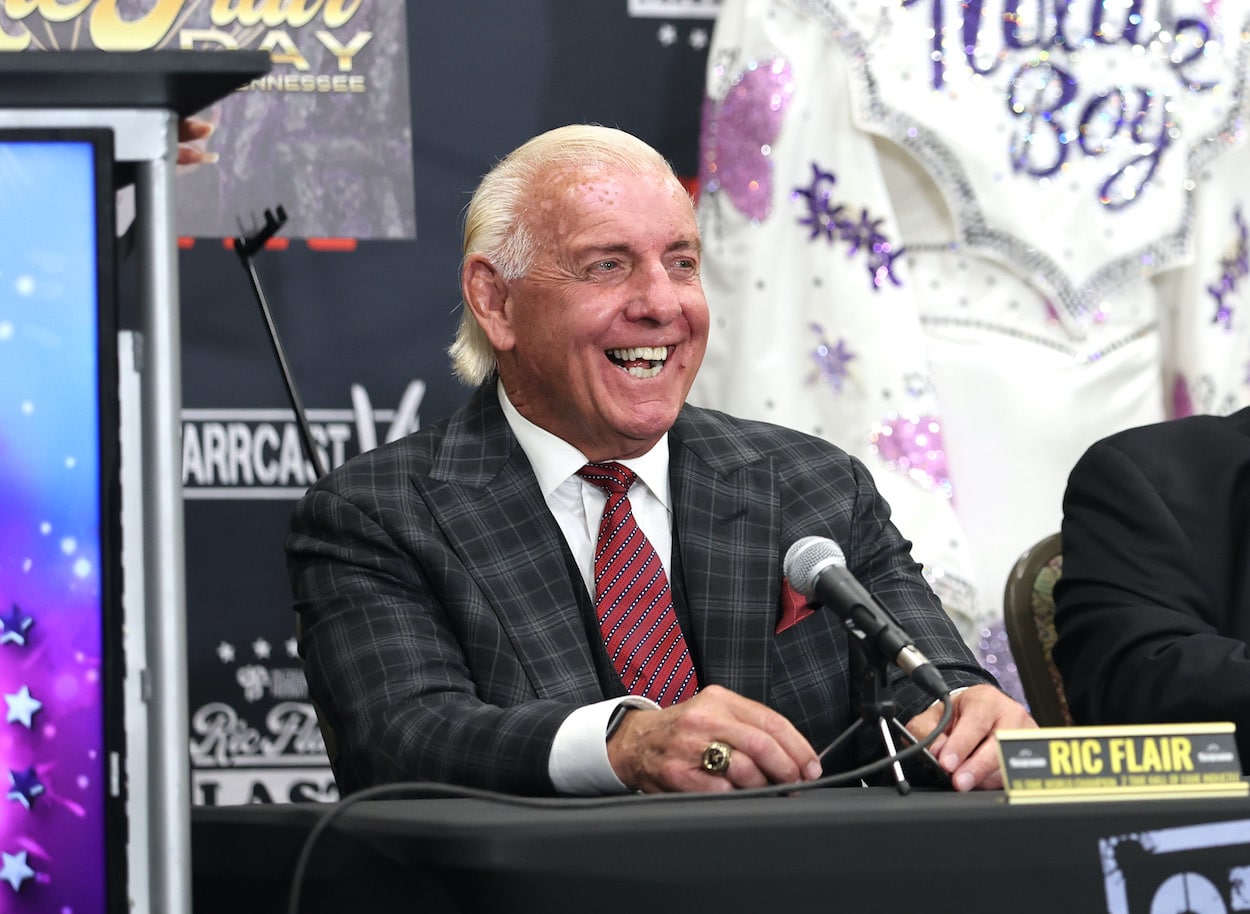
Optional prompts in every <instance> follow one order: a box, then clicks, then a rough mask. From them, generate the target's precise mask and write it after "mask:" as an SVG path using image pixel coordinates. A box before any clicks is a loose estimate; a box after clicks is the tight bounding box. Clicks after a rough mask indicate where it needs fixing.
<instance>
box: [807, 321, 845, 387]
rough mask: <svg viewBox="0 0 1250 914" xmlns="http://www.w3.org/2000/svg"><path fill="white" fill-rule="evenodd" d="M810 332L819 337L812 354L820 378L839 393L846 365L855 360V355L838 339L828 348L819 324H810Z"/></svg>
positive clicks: (842, 340) (843, 341) (843, 340)
mask: <svg viewBox="0 0 1250 914" xmlns="http://www.w3.org/2000/svg"><path fill="white" fill-rule="evenodd" d="M812 330H813V331H815V333H816V335H817V336H819V337H820V342H819V343H818V344H817V346H816V349H815V350H814V351H813V352H812V358H813V359H815V360H816V367H817V369H818V370H819V372H820V376H821V377H822V378H823V379H824V380H825V383H827V384H828V385H829V386H830V387H832V388H833V389H834V390H836V391H838V392H839V393H841V391H842V382H843V381H845V380H846V377H847V374H848V373H849V372H848V371H847V367H846V366H847V363H848V362H850V361H851V359H853V358H855V354H854V353H853V352H850V351H849V350H848V349H847V348H846V340H845V339H839V340H838V342H837V344H836V345H834V346H830V345H829V342H828V340H826V339H825V331H824V329H823V328H822V327H821V326H820V325H819V324H812Z"/></svg>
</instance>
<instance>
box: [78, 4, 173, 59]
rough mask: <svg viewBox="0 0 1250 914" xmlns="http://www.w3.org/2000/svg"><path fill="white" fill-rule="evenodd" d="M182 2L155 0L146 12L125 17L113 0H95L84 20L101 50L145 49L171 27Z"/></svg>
mask: <svg viewBox="0 0 1250 914" xmlns="http://www.w3.org/2000/svg"><path fill="white" fill-rule="evenodd" d="M182 4H183V0H157V3H156V4H155V5H153V7H152V9H150V10H149V11H148V12H147V14H146V15H143V16H140V17H139V18H138V19H131V20H127V19H123V18H122V17H121V14H120V13H119V12H118V11H117V0H96V5H95V8H94V9H92V10H91V17H90V21H89V23H88V32H89V33H90V35H91V42H92V44H94V45H95V46H96V47H97V48H99V49H100V50H102V51H146V50H148V49H149V48H153V47H156V45H157V44H159V43H160V41H161V39H162V38H164V37H165V36H166V35H168V34H169V30H170V29H171V28H173V26H174V21H175V20H176V19H177V18H178V14H179V13H180V12H182Z"/></svg>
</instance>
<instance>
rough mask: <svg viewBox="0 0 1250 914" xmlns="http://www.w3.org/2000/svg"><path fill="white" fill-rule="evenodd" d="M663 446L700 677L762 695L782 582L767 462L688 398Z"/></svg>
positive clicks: (775, 496) (763, 697)
mask: <svg viewBox="0 0 1250 914" xmlns="http://www.w3.org/2000/svg"><path fill="white" fill-rule="evenodd" d="M670 455H671V457H670V460H671V463H670V468H669V472H670V476H671V479H672V483H673V504H674V511H675V518H674V523H675V526H676V529H677V532H678V544H679V548H680V551H681V564H682V571H683V574H684V578H685V592H686V595H687V604H688V610H689V612H688V615H689V618H690V620H691V624H692V626H693V639H694V642H695V645H696V649H697V656H698V658H699V681H700V683H701V684H703V685H709V684H712V683H717V684H719V685H723V686H725V687H727V688H730V689H733V690H734V691H735V692H738V693H740V694H742V695H745V696H747V697H748V698H753V699H755V700H757V701H766V700H767V697H768V695H767V688H768V681H769V673H770V668H769V667H770V660H771V649H770V648H771V644H772V639H773V633H774V630H775V627H776V621H777V608H778V606H779V605H780V604H779V599H780V590H781V558H780V552H779V545H778V541H777V530H778V526H779V525H778V524H777V523H776V515H777V512H778V510H779V506H778V493H777V490H776V482H775V480H774V479H773V474H772V472H771V466H770V461H769V460H768V459H767V458H766V457H764V456H762V455H761V454H759V453H758V452H756V451H755V450H754V449H752V448H750V447H749V445H746V444H745V443H744V442H742V440H741V439H740V438H739V437H736V436H732V435H730V434H728V432H727V431H725V430H723V429H721V428H720V427H719V426H717V425H716V424H715V423H714V422H713V421H712V420H711V419H710V418H708V416H707V414H704V413H702V412H701V411H699V410H695V409H693V408H691V407H686V408H685V409H683V411H682V414H681V416H680V417H679V418H678V421H677V424H676V425H674V427H673V431H672V434H671V436H670Z"/></svg>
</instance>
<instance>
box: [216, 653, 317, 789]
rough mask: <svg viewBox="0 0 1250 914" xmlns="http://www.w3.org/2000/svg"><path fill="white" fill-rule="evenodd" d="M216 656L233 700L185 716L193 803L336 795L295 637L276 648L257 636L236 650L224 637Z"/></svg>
mask: <svg viewBox="0 0 1250 914" xmlns="http://www.w3.org/2000/svg"><path fill="white" fill-rule="evenodd" d="M216 655H217V659H218V661H219V662H220V664H221V668H222V669H223V670H226V671H228V672H231V673H232V675H233V680H234V686H235V687H236V688H237V692H235V694H236V695H237V698H236V699H234V701H233V703H232V702H229V701H210V702H207V703H205V704H202V705H200V706H199V707H198V708H195V709H194V710H193V711H192V713H191V788H192V802H193V803H195V804H196V805H200V806H232V805H239V804H243V803H302V802H332V801H334V800H337V799H338V788H337V787H336V786H335V783H334V776H333V774H332V773H331V772H330V769H329V767H328V763H327V760H326V753H325V742H324V740H323V739H322V737H321V730H320V728H319V727H318V726H317V715H316V712H315V711H314V709H313V706H312V703H311V702H309V700H308V684H307V682H306V681H305V679H304V671H303V670H302V669H301V668H300V666H299V657H298V653H297V650H296V643H295V639H294V638H288V639H287V640H286V641H285V642H283V644H282V645H281V646H277V647H275V645H273V644H271V643H270V642H269V641H268V640H266V639H265V638H263V637H261V638H256V639H255V640H253V641H252V642H251V643H250V644H247V645H244V646H242V647H236V646H235V645H234V644H231V643H229V642H226V641H222V642H221V643H220V644H218V645H217V648H216ZM228 693H229V689H225V690H223V694H228Z"/></svg>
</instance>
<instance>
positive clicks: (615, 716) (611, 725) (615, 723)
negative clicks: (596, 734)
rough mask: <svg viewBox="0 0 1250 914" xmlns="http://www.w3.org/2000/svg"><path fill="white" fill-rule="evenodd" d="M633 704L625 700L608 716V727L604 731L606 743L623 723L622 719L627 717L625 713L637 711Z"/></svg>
mask: <svg viewBox="0 0 1250 914" xmlns="http://www.w3.org/2000/svg"><path fill="white" fill-rule="evenodd" d="M637 710H638V709H637V708H635V707H634V706H633V705H627V704H625V703H624V702H622V703H621V704H619V705H617V706H616V708H614V709H613V711H612V716H611V717H609V718H608V729H607V730H605V731H604V733H603V741H604V742H605V743H606V742H607V741H608V740H610V739H611V738H612V734H613V733H615V732H616V728H617V727H619V726H620V725H621V721H623V720H624V719H625V715H626V714H628V713H629V712H630V711H637Z"/></svg>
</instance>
